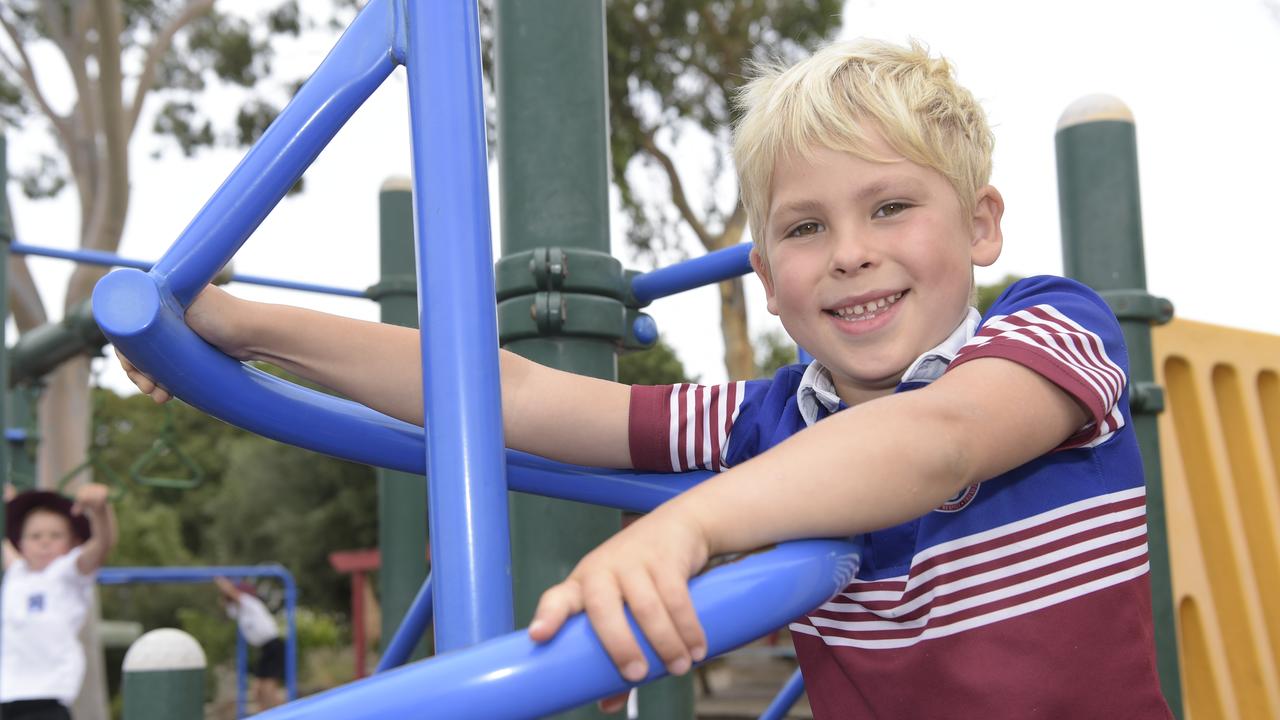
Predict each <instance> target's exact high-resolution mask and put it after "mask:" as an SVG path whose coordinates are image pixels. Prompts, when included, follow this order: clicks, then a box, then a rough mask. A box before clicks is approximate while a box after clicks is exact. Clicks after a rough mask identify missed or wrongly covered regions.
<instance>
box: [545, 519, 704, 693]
mask: <svg viewBox="0 0 1280 720" xmlns="http://www.w3.org/2000/svg"><path fill="white" fill-rule="evenodd" d="M707 556H708V544H707V541H706V538H705V537H704V535H703V533H702V530H701V528H700V527H699V526H698V525H697V523H695V522H693V521H692V520H690V519H688V518H685V517H683V516H681V515H680V514H679V512H678V511H674V510H671V509H669V507H664V508H659V509H658V510H655V511H654V512H653V513H651V514H649V515H646V516H645V517H642V518H640V519H639V520H637V521H636V522H635V523H633V524H632V525H631V526H630V527H628V528H627V529H625V530H623V531H622V532H620V533H618V534H617V535H614V536H613V537H612V538H611V539H609V540H608V541H607V542H605V543H604V544H602V545H601V546H600V547H598V548H596V549H595V550H593V551H591V553H590V554H588V555H587V556H586V557H584V558H583V559H582V561H581V562H579V563H578V565H577V567H575V568H574V570H573V572H572V573H570V575H569V577H568V578H567V579H566V580H565V581H564V582H562V583H560V584H559V585H556V586H554V587H552V588H550V589H549V590H547V591H546V592H545V593H543V595H542V599H541V600H540V601H539V602H538V609H537V611H536V612H535V613H534V616H533V622H532V623H530V624H529V637H530V638H532V639H533V640H534V641H535V642H546V641H548V640H550V639H551V638H552V637H554V636H555V634H556V632H558V631H559V630H560V627H561V626H562V625H564V622H565V620H567V619H568V617H569V616H570V615H572V614H574V613H577V612H581V611H583V610H586V612H587V617H588V618H590V620H591V625H592V627H593V628H594V629H595V631H596V635H597V636H599V638H600V642H601V643H602V644H603V645H604V648H605V651H606V652H607V653H608V654H609V657H610V658H611V659H612V660H613V662H614V664H615V665H617V666H618V669H619V671H620V672H621V673H622V676H623V677H624V678H626V679H627V680H628V681H631V682H638V681H640V680H642V679H644V677H645V676H646V675H647V674H648V672H649V668H648V663H647V662H646V661H645V658H644V653H642V652H641V650H640V646H639V644H638V643H637V642H636V639H635V637H634V636H633V635H632V633H631V627H630V625H629V624H628V623H627V618H626V615H625V614H624V613H623V604H624V603H625V604H626V606H627V607H628V608H630V609H631V614H632V615H633V616H634V617H635V619H636V623H637V624H638V625H639V626H640V629H641V630H642V631H643V632H644V634H645V637H646V638H648V640H649V643H650V644H651V645H652V646H653V649H654V651H656V652H657V654H658V657H660V658H662V661H663V662H664V663H665V664H666V667H667V671H668V672H670V673H671V674H673V675H683V674H684V673H686V672H688V671H689V668H690V667H691V666H692V664H693V663H694V662H698V661H700V660H702V659H703V658H705V657H706V654H707V641H706V637H705V636H704V635H703V632H702V625H701V624H700V623H699V622H698V617H697V615H696V614H695V613H694V609H693V603H692V601H691V600H690V598H689V587H688V580H689V578H690V577H692V576H693V575H694V574H695V573H697V572H698V571H699V570H701V569H702V567H703V565H705V564H706V562H707Z"/></svg>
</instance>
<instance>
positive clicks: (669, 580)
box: [653, 573, 707, 662]
mask: <svg viewBox="0 0 1280 720" xmlns="http://www.w3.org/2000/svg"><path fill="white" fill-rule="evenodd" d="M653 583H654V585H655V586H656V587H657V588H658V593H659V594H661V595H662V598H663V601H664V602H665V603H666V606H667V612H668V613H670V615H671V622H672V624H673V625H675V628H676V632H678V633H679V634H680V637H681V639H682V640H683V641H684V646H685V647H686V648H688V649H689V655H690V656H691V659H692V660H693V662H702V661H703V660H705V659H706V657H707V636H706V633H705V632H703V630H702V623H701V622H700V621H699V620H698V613H697V612H696V611H695V610H694V607H693V598H691V597H690V596H689V585H688V582H687V581H686V580H685V579H684V578H683V577H682V576H680V575H673V574H669V573H655V574H654V578H653Z"/></svg>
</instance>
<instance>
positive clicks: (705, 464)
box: [699, 386, 714, 470]
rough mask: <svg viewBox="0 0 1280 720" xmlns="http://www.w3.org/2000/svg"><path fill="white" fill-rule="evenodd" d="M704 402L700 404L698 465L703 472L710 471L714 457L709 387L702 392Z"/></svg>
mask: <svg viewBox="0 0 1280 720" xmlns="http://www.w3.org/2000/svg"><path fill="white" fill-rule="evenodd" d="M702 393H703V396H704V398H705V400H704V401H703V403H702V408H701V409H702V453H703V455H702V458H701V460H702V462H701V463H699V464H700V465H701V466H702V469H703V470H710V469H711V458H712V457H714V452H713V450H714V448H713V447H712V445H711V387H710V386H707V387H706V388H704V389H703V391H702Z"/></svg>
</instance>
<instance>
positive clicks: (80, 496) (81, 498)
mask: <svg viewBox="0 0 1280 720" xmlns="http://www.w3.org/2000/svg"><path fill="white" fill-rule="evenodd" d="M109 492H110V489H109V488H108V487H107V486H106V485H103V484H101V483H87V484H85V485H81V486H80V489H79V490H77V491H76V501H75V503H74V504H73V505H72V506H71V512H72V513H73V514H76V515H80V514H82V513H85V512H96V511H98V510H101V509H102V508H105V507H106V506H107V494H108V493H109Z"/></svg>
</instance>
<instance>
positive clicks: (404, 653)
mask: <svg viewBox="0 0 1280 720" xmlns="http://www.w3.org/2000/svg"><path fill="white" fill-rule="evenodd" d="M430 622H431V575H430V574H428V575H427V579H426V580H423V581H422V587H420V588H418V594H417V595H415V596H414V598H413V602H412V603H410V604H409V610H408V612H406V613H405V614H404V620H401V621H400V627H399V628H397V629H396V634H395V635H394V636H392V638H391V642H389V643H387V649H386V650H383V651H382V657H381V658H379V659H378V667H376V668H374V672H375V673H380V672H383V671H385V670H390V669H392V668H398V667H400V666H401V665H403V664H405V662H406V661H408V659H409V656H410V655H413V649H414V648H415V647H417V646H418V641H419V640H421V639H422V634H423V633H425V632H426V631H427V623H430Z"/></svg>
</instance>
